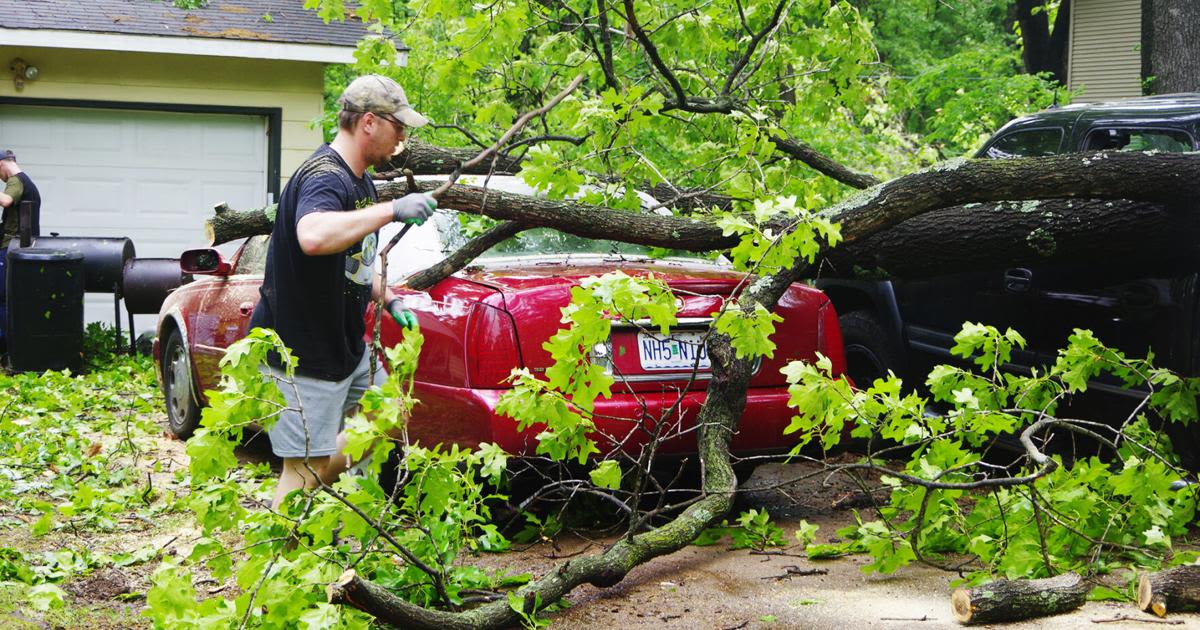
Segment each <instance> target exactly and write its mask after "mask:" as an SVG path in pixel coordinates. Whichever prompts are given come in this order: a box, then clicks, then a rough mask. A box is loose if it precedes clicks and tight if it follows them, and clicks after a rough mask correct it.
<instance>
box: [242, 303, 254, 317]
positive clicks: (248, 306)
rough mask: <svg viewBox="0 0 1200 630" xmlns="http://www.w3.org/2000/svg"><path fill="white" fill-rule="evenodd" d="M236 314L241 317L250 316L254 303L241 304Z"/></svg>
mask: <svg viewBox="0 0 1200 630" xmlns="http://www.w3.org/2000/svg"><path fill="white" fill-rule="evenodd" d="M238 312H240V313H241V314H242V315H250V314H251V313H253V312H254V302H242V303H241V304H239V305H238Z"/></svg>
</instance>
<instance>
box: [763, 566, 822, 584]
mask: <svg viewBox="0 0 1200 630" xmlns="http://www.w3.org/2000/svg"><path fill="white" fill-rule="evenodd" d="M783 571H784V572H783V573H782V574H780V575H768V576H765V577H760V578H758V579H760V580H790V579H792V578H793V577H796V576H801V577H804V576H808V575H827V574H828V573H829V569H801V568H800V567H798V566H795V565H788V566H786V567H783Z"/></svg>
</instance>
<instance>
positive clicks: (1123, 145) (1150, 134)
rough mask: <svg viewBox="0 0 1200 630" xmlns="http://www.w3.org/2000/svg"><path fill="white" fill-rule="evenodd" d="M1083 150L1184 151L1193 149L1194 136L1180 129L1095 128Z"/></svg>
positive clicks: (1089, 134)
mask: <svg viewBox="0 0 1200 630" xmlns="http://www.w3.org/2000/svg"><path fill="white" fill-rule="evenodd" d="M1083 150H1084V151H1163V152H1166V153H1183V152H1185V151H1191V150H1192V138H1191V136H1189V135H1188V134H1187V132H1186V131H1182V130H1179V129H1093V130H1092V131H1091V132H1089V133H1088V135H1087V140H1086V141H1085V142H1084V143H1083Z"/></svg>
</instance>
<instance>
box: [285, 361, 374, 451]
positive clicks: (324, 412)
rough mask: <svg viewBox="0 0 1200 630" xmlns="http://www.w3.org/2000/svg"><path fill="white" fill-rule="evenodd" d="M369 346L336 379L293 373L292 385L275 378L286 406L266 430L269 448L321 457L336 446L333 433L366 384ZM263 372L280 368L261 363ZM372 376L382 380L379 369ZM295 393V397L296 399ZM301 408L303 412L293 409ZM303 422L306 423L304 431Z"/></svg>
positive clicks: (340, 426) (337, 430)
mask: <svg viewBox="0 0 1200 630" xmlns="http://www.w3.org/2000/svg"><path fill="white" fill-rule="evenodd" d="M372 362H373V357H372V355H371V346H370V345H369V344H368V345H367V347H366V349H365V350H364V351H363V357H362V359H361V360H360V361H359V362H358V367H356V368H354V372H353V373H352V374H351V375H350V376H347V377H346V378H344V379H342V380H340V381H326V380H322V379H319V378H312V377H309V376H300V375H299V374H297V375H296V386H295V387H292V386H291V385H290V384H288V383H287V382H286V381H282V380H277V381H276V383H277V384H278V385H279V391H280V392H281V393H282V394H283V398H284V400H286V401H287V404H288V407H290V408H291V409H288V410H285V411H284V412H283V413H281V414H280V415H279V419H278V420H277V421H276V422H275V425H274V426H273V427H271V429H270V430H269V431H267V435H268V436H270V438H271V450H272V451H274V453H275V455H277V456H279V457H306V456H307V457H324V456H326V455H332V454H333V453H334V452H335V451H336V450H337V435H338V433H339V432H340V431H341V430H342V427H343V425H344V424H345V418H346V414H347V413H349V412H350V411H352V410H353V409H354V407H356V406H357V405H358V401H359V399H361V398H362V395H363V392H365V391H367V388H368V387H370V385H371V384H370V382H369V381H370V377H371V363H372ZM263 372H265V373H267V374H271V375H272V376H275V377H276V378H277V379H283V378H284V375H283V370H280V369H278V368H274V367H271V366H269V365H268V366H264V367H263ZM376 378H377V379H379V380H382V378H383V376H382V374H380V373H377V374H376ZM297 393H299V400H297V395H296V394H297ZM298 408H302V409H303V410H304V413H303V415H301V413H300V412H298V411H294V410H295V409H298ZM305 424H307V425H308V431H307V435H305V430H304V429H305Z"/></svg>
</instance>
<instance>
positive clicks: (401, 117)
mask: <svg viewBox="0 0 1200 630" xmlns="http://www.w3.org/2000/svg"><path fill="white" fill-rule="evenodd" d="M338 103H339V104H340V105H341V111H340V112H339V114H338V131H337V136H336V137H335V138H334V139H333V142H331V143H329V144H327V145H323V146H321V147H320V148H318V149H317V150H316V152H315V153H313V154H312V155H311V156H309V158H308V159H307V160H305V161H304V163H303V164H301V165H300V168H299V169H297V170H296V172H295V174H293V175H292V177H291V179H290V180H288V183H287V185H286V186H285V187H284V189H283V193H282V194H281V195H280V198H279V208H278V210H277V211H276V215H275V226H274V228H273V230H272V232H271V244H270V246H269V248H268V250H267V262H266V271H265V273H264V276H263V284H262V288H261V289H260V294H261V299H260V300H259V302H258V306H256V307H255V309H254V314H253V315H252V316H251V319H250V326H251V327H252V328H272V329H274V330H275V331H276V332H277V333H278V334H279V336H280V338H281V339H282V340H283V342H284V344H286V345H287V346H288V348H290V349H291V350H292V352H293V354H294V355H295V356H296V357H297V359H298V363H297V367H296V376H295V379H296V387H295V388H293V387H291V386H286V385H285V386H283V387H281V388H280V390H281V391H282V393H283V395H284V398H285V399H286V400H287V402H288V407H289V408H292V409H291V410H288V411H285V412H284V413H282V414H281V415H280V417H279V419H278V420H277V421H276V423H275V424H274V426H273V427H272V428H271V430H270V432H269V436H270V438H271V449H272V450H273V451H274V452H275V454H276V455H278V456H279V457H282V458H283V472H282V473H280V477H279V485H278V486H277V488H276V491H275V499H274V501H273V507H278V506H279V504H280V503H281V502H282V501H283V498H284V497H285V496H286V495H287V494H288V493H289V492H291V491H292V490H296V489H298V488H302V487H304V488H311V487H315V486H316V485H317V482H318V479H317V478H315V477H313V476H312V474H310V473H309V467H310V466H311V468H312V469H313V470H315V471H316V473H317V475H318V477H319V479H320V480H321V481H324V482H326V483H332V482H333V481H334V480H336V479H337V477H338V476H339V475H340V474H341V473H342V472H343V471H345V470H346V469H347V468H348V467H349V464H350V462H349V460H348V458H347V457H346V456H345V455H343V453H342V451H343V449H344V447H345V440H344V438H343V436H342V434H341V430H342V424H343V422H344V418H345V416H346V414H347V413H349V412H351V411H353V410H354V408H355V407H356V406H357V405H358V401H359V399H360V398H361V396H362V394H363V392H364V391H366V389H367V387H368V386H369V385H370V383H369V374H370V366H371V361H372V360H373V359H372V356H371V352H370V348H369V347H367V345H366V344H365V343H364V342H363V336H364V334H365V332H366V331H365V324H364V321H363V316H364V315H365V313H366V309H367V306H368V305H369V304H370V300H371V298H372V297H373V296H375V295H378V293H379V292H380V291H382V292H384V293H385V294H386V295H385V297H386V298H388V300H390V299H391V298H393V296H392V295H391V292H390V291H389V290H388V289H387V287H386V286H385V283H384V282H383V281H382V279H381V278H379V277H378V276H377V274H376V273H375V256H376V249H377V239H378V230H379V228H381V227H383V226H384V225H386V224H387V223H390V222H392V221H403V222H409V223H418V224H419V223H421V222H423V221H424V220H425V219H427V218H429V217H430V216H431V215H432V214H433V211H434V210H435V209H436V208H437V202H436V201H435V200H434V198H433V197H432V196H430V195H426V194H423V193H412V194H409V195H407V196H405V197H401V198H399V199H395V200H393V201H390V202H385V203H378V201H377V200H378V197H377V195H376V192H375V186H374V184H373V183H372V182H371V179H370V177H369V175H368V174H366V169H367V167H369V166H377V165H381V164H384V163H386V162H387V160H388V159H389V158H391V157H392V156H393V155H394V154H396V153H398V152H399V151H400V149H401V148H402V146H403V145H402V143H403V141H404V139H405V138H406V137H407V130H408V128H410V127H420V126H422V125H424V124H425V123H426V122H428V121H427V120H426V119H425V117H424V116H422V115H421V114H419V113H417V112H416V110H414V109H413V108H412V107H411V106H410V105H409V104H408V99H407V98H406V96H405V94H404V90H403V89H401V88H400V85H399V84H397V83H396V82H395V81H393V80H392V79H390V78H388V77H384V76H379V75H367V76H363V77H359V78H358V79H355V80H354V81H353V82H352V83H351V84H350V85H349V86H347V87H346V90H345V91H344V92H343V93H342V96H341V98H340V99H338ZM279 368H280V366H279V365H278V362H277V361H276V362H275V364H274V365H272V366H271V367H269V368H267V369H268V371H270V372H272V373H273V374H274V375H275V376H278V377H280V378H282V377H283V373H282V370H280V369H279ZM297 392H299V393H300V395H302V396H303V400H296V398H297ZM301 405H302V408H303V413H299V412H297V411H295V410H294V409H295V408H299V407H301ZM306 460H307V463H308V465H306V464H305V462H306Z"/></svg>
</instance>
